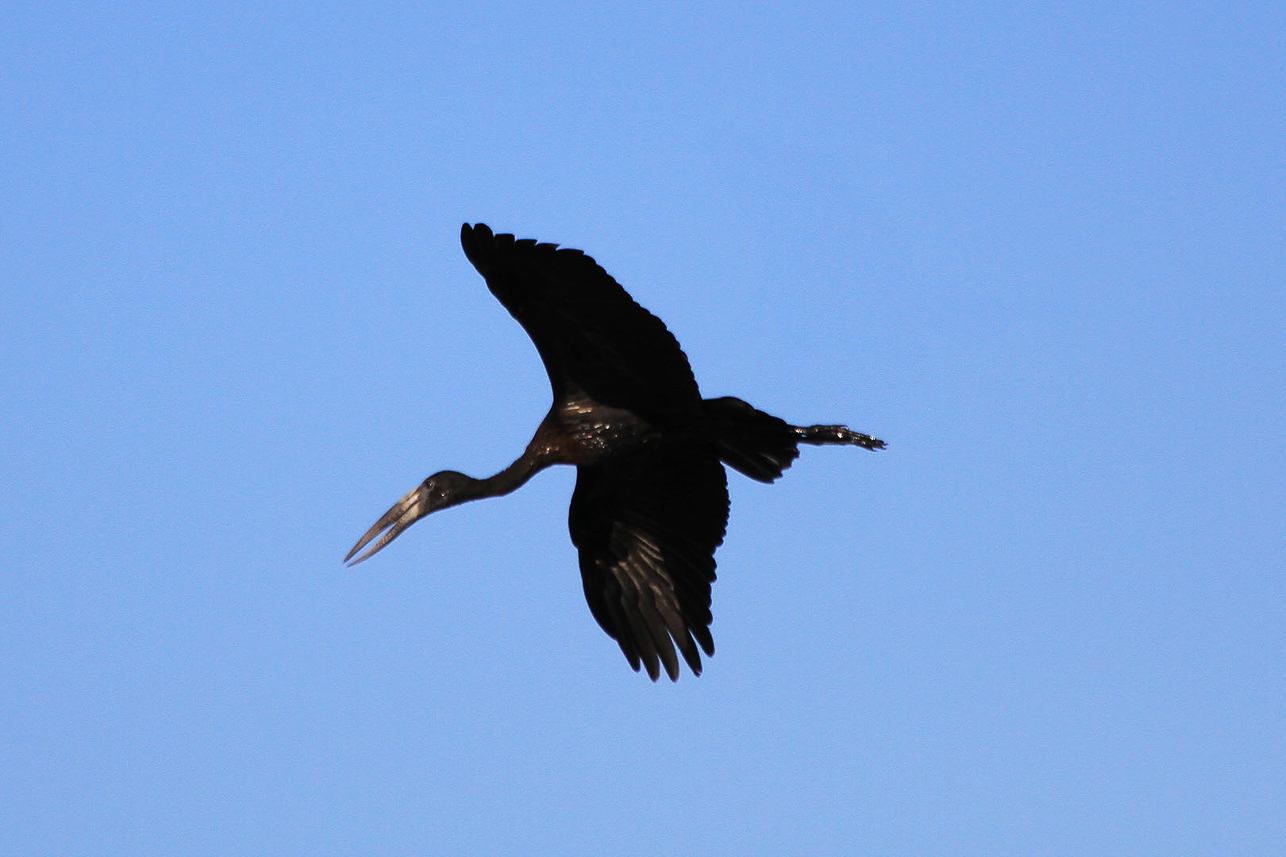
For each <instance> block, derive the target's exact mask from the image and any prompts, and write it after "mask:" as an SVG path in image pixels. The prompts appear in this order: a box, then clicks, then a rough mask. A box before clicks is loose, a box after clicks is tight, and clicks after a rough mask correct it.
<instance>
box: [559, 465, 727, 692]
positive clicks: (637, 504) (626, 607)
mask: <svg viewBox="0 0 1286 857" xmlns="http://www.w3.org/2000/svg"><path fill="white" fill-rule="evenodd" d="M568 523H569V528H570V529H571V535H572V543H573V544H574V545H576V547H577V549H578V550H579V551H580V571H581V580H582V582H583V583H584V585H585V600H586V601H588V602H589V609H590V612H592V613H593V614H594V618H595V619H596V620H597V621H598V624H599V625H600V626H602V628H603V630H604V631H606V632H607V633H608V636H610V637H612V638H613V639H614V640H616V642H617V643H618V644H619V645H620V647H621V651H622V652H624V653H625V657H626V659H628V660H629V662H630V666H632V667H634V669H635V670H638V669H639V666H640V663H641V664H642V665H643V666H645V667H647V673H648V675H649V676H651V678H652V679H653V680H654V681H655V680H656V679H657V677H658V676H659V675H660V665H661V664H664V665H665V671H666V672H667V673H668V674H669V676H670V678H671V679H672V680H677V679H678V677H679V661H678V658H677V657H676V656H675V647H676V646H677V647H678V650H679V652H680V653H681V654H682V655H683V659H684V660H685V661H687V663H688V666H689V667H690V668H691V669H692V672H693V673H695V674H696V675H700V674H701V656H700V654H699V653H698V652H697V643H700V645H701V648H702V649H703V650H704V651H705V653H706V654H707V655H713V654H714V640H713V639H712V638H711V636H710V627H709V626H710V621H711V615H710V584H711V583H713V582H714V579H715V573H714V568H715V563H714V551H715V548H717V547H718V546H719V545H720V543H722V542H723V535H724V531H725V528H726V527H727V523H728V487H727V479H726V477H725V475H724V470H723V465H722V464H720V463H719V459H718V456H717V454H716V453H715V451H714V450H713V449H712V448H708V447H690V446H683V447H662V448H659V449H655V450H649V449H646V448H645V449H643V450H639V451H637V452H633V453H629V454H626V455H621V456H616V457H613V458H609V459H607V460H605V461H603V462H601V463H599V464H594V465H588V466H582V467H579V468H577V474H576V491H575V493H574V494H573V495H572V507H571V515H570V518H569V522H568Z"/></svg>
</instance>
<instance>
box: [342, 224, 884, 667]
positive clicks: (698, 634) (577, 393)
mask: <svg viewBox="0 0 1286 857" xmlns="http://www.w3.org/2000/svg"><path fill="white" fill-rule="evenodd" d="M460 243H461V244H462V245H463V247H464V253H465V256H467V257H468V259H469V261H470V262H472V263H473V266H474V267H475V268H477V270H478V273H480V274H481V275H482V276H483V278H484V279H485V280H486V281H487V288H489V289H490V290H491V293H492V294H493V295H495V296H496V299H497V300H499V301H500V303H502V304H503V305H504V307H505V309H507V310H509V312H510V314H511V315H513V317H514V318H515V319H517V320H518V323H519V324H521V325H522V326H523V329H524V330H526V331H527V335H528V336H530V337H531V340H532V342H533V343H535V345H536V350H537V351H538V352H539V353H540V359H541V360H542V361H543V362H544V364H545V370H546V371H547V372H548V373H549V383H550V386H551V387H552V388H553V394H554V403H553V406H552V407H551V408H550V409H549V413H548V414H547V415H546V416H545V418H544V420H542V421H541V423H540V425H539V426H538V427H537V428H536V433H535V436H534V437H533V438H532V439H531V442H530V443H529V444H527V449H526V451H525V452H523V454H522V456H521V457H519V458H518V460H517V461H515V462H514V463H513V464H511V465H510V466H508V467H506V468H505V469H504V470H502V471H500V472H499V473H497V474H495V475H494V476H490V477H487V478H485V479H474V478H472V477H470V476H465V475H464V474H463V473H457V472H455V471H452V470H444V471H442V472H440V473H435V474H434V475H432V476H430V477H429V478H428V479H425V480H424V482H423V483H422V484H420V485H419V486H417V487H416V488H415V489H414V490H413V491H411V492H410V493H409V494H407V495H406V496H405V497H403V498H402V499H401V500H399V501H397V503H395V504H393V507H392V508H391V509H389V510H388V511H387V512H386V513H385V514H384V516H383V517H381V518H380V519H379V520H378V521H376V522H375V525H374V526H373V527H371V528H370V529H369V530H368V531H367V532H366V534H365V535H364V536H362V537H361V539H359V540H358V542H357V544H356V545H354V546H353V549H352V550H351V551H349V552H348V556H346V557H345V558H344V560H345V562H349V564H350V565H356V564H357V563H359V562H362V561H363V560H366V559H368V558H370V557H371V556H372V555H373V554H375V553H376V552H378V551H380V550H382V549H383V548H384V547H386V546H387V545H388V544H389V542H391V541H393V539H395V538H397V537H398V536H399V535H401V534H402V533H403V532H405V531H406V528H407V527H409V526H411V525H412V524H414V523H415V522H416V521H418V520H420V519H421V518H423V517H424V516H426V515H429V514H431V513H433V512H436V511H438V510H439V509H445V508H447V507H449V506H455V505H458V504H460V503H464V502H466V501H468V500H476V499H478V498H480V497H495V496H499V495H502V494H508V493H509V492H511V491H513V490H514V489H516V488H518V487H519V486H521V485H523V484H524V483H526V482H527V480H528V479H530V478H531V477H532V476H533V475H534V474H535V473H537V472H538V471H540V470H542V469H544V468H546V467H548V466H550V465H552V464H572V465H575V467H576V488H575V491H574V492H573V493H572V501H571V510H570V513H569V515H568V528H569V529H570V531H571V539H572V544H574V545H575V546H576V548H577V551H578V553H579V558H580V572H581V581H582V583H583V584H584V589H585V600H586V601H588V602H589V609H590V612H591V613H593V615H594V619H595V620H597V622H598V624H599V625H600V626H601V627H602V628H603V630H604V631H606V632H607V634H608V636H610V637H611V638H612V639H614V640H616V642H617V644H618V645H619V646H620V647H621V651H622V652H623V653H624V654H625V657H626V659H627V660H628V661H629V663H630V666H631V667H633V668H634V670H635V671H636V672H637V671H638V670H639V668H640V666H642V667H644V668H646V669H647V673H648V676H650V677H651V679H652V680H653V681H656V680H657V678H658V677H659V676H660V670H661V667H662V666H663V667H664V668H665V671H666V673H667V674H668V675H669V677H670V679H671V680H675V681H677V680H678V677H679V661H678V657H677V656H676V652H675V650H676V648H677V650H678V653H679V654H681V655H682V656H683V659H684V660H685V661H686V662H687V664H688V667H689V668H690V669H691V670H692V672H693V673H694V674H695V675H700V674H701V655H700V653H699V652H698V651H697V646H698V645H700V647H701V649H702V650H703V651H704V652H705V653H706V655H713V654H714V640H713V638H712V637H711V636H710V622H711V619H712V617H711V613H710V585H711V584H712V583H713V582H714V579H715V561H714V552H715V548H717V547H718V546H719V545H720V544H722V542H723V537H724V533H725V528H726V526H727V522H728V487H727V480H726V477H725V472H724V465H725V464H726V465H728V466H730V467H732V468H733V469H734V470H737V471H739V472H741V473H743V474H745V475H746V476H749V477H750V478H751V479H755V480H758V481H760V482H772V481H773V480H775V479H776V478H777V477H779V476H781V474H782V471H784V470H785V469H786V468H787V467H789V466H790V464H791V462H792V461H794V460H795V458H796V457H797V456H798V455H799V450H798V445H799V444H800V443H807V444H818V445H820V444H851V445H854V446H860V447H863V448H865V449H870V450H875V449H883V448H884V442H883V441H882V440H879V439H877V438H874V437H871V436H870V435H867V434H862V433H860V432H855V431H853V430H851V429H849V428H848V427H846V426H841V425H814V426H794V425H791V424H789V423H787V422H786V421H784V420H781V419H779V418H777V417H774V416H771V415H769V414H766V413H764V412H763V411H760V410H757V409H755V408H753V407H751V406H750V405H749V404H747V403H746V402H743V401H742V400H741V399H736V398H732V397H722V398H717V399H703V398H702V397H701V393H700V391H699V390H698V388H697V382H696V379H695V378H694V377H693V375H692V369H691V367H690V366H689V365H688V359H687V356H686V355H685V354H684V353H683V350H682V349H681V348H680V347H679V343H678V341H677V340H676V339H675V338H674V336H673V335H672V334H671V333H670V331H669V330H667V329H666V327H665V325H664V324H663V323H662V322H661V320H660V319H658V318H657V317H656V316H654V315H652V314H651V313H650V312H648V311H647V310H645V309H644V308H643V307H641V306H639V305H638V304H637V303H635V302H634V300H633V299H632V298H631V297H630V296H629V295H628V294H627V293H626V292H625V290H624V289H623V288H621V286H620V285H619V284H617V282H616V280H614V279H612V277H611V276H609V275H608V273H607V272H606V271H604V270H603V269H602V268H601V267H599V266H598V264H597V263H596V262H595V261H594V260H593V259H592V258H590V257H589V256H587V255H585V254H584V253H583V252H581V251H580V250H572V249H568V248H559V247H558V245H556V244H538V243H536V241H534V240H531V239H524V240H515V238H514V236H512V235H506V234H501V235H495V234H493V233H492V231H491V229H490V228H489V227H487V226H486V225H485V224H482V223H479V224H477V225H476V226H470V225H469V224H467V223H466V224H464V226H463V228H462V229H461V230H460ZM372 542H374V543H373V544H372ZM368 544H369V545H370V547H369V548H368V549H367V550H366V552H365V553H363V554H361V555H360V556H358V557H357V558H356V559H353V557H354V556H355V555H356V554H357V553H358V552H359V551H361V550H362V548H364V547H366V546H367V545H368ZM350 561H351V562H350Z"/></svg>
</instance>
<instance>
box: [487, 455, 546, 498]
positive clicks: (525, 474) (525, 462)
mask: <svg viewBox="0 0 1286 857" xmlns="http://www.w3.org/2000/svg"><path fill="white" fill-rule="evenodd" d="M544 467H545V463H544V462H542V461H540V460H539V459H538V458H537V457H535V456H533V455H531V454H530V453H526V454H524V455H523V456H522V457H521V458H519V459H518V460H517V461H515V462H514V463H513V464H511V465H509V466H508V467H506V468H505V469H504V470H502V471H500V472H499V473H497V474H496V475H494V476H488V477H487V478H486V479H478V480H475V482H474V492H471V493H473V497H498V496H500V495H502V494H508V493H510V492H512V491H516V490H517V489H519V488H521V487H522V486H523V485H526V484H527V480H529V479H531V477H533V476H535V475H536V473H537V472H538V471H540V470H542V469H543V468H544ZM470 499H472V498H470Z"/></svg>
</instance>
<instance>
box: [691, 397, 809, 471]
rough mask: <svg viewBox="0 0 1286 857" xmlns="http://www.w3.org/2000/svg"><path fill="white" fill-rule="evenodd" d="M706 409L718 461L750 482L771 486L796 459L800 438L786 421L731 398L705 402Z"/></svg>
mask: <svg viewBox="0 0 1286 857" xmlns="http://www.w3.org/2000/svg"><path fill="white" fill-rule="evenodd" d="M705 406H706V414H707V416H708V417H709V419H710V422H711V424H712V426H713V428H714V431H715V438H716V440H715V448H716V449H717V450H718V452H719V459H720V460H721V461H722V462H723V463H724V464H726V465H728V466H729V467H732V468H734V469H736V470H738V471H740V472H741V473H744V474H745V475H747V476H749V477H750V478H751V479H756V480H758V481H760V482H772V481H773V480H774V479H776V478H777V477H778V476H781V474H782V471H784V470H785V469H786V468H787V467H790V464H791V462H792V461H794V460H795V459H796V458H798V457H799V440H800V438H799V435H797V434H795V427H794V426H792V425H791V424H790V423H788V422H786V421H785V420H783V419H778V418H777V417H774V416H773V415H771V414H765V413H764V412H763V411H761V410H758V409H756V408H753V407H751V406H750V405H749V404H747V403H746V402H743V401H741V399H737V398H733V397H732V396H724V397H723V398H721V399H706V401H705Z"/></svg>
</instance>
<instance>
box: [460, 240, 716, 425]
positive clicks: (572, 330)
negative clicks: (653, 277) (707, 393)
mask: <svg viewBox="0 0 1286 857" xmlns="http://www.w3.org/2000/svg"><path fill="white" fill-rule="evenodd" d="M460 243H461V245H462V246H463V247H464V253H465V255H466V256H468V257H469V261H470V262H472V263H473V266H474V267H475V268H477V269H478V273H480V274H482V276H483V277H484V278H485V279H486V281H487V288H489V289H490V290H491V293H492V294H493V295H495V296H496V299H497V300H499V301H500V302H501V303H502V304H504V306H505V309H507V310H509V312H510V314H511V315H513V317H514V318H516V319H517V320H518V323H519V324H521V325H522V326H523V328H524V329H525V330H526V331H527V335H528V336H530V337H531V339H532V342H534V343H535V344H536V350H537V351H539V352H540V358H541V360H543V361H544V363H545V370H546V371H547V372H548V373H549V381H550V384H551V385H552V386H553V388H554V398H555V400H560V399H563V398H566V397H567V396H569V395H574V394H575V393H576V392H577V391H578V390H580V391H584V392H585V393H588V394H589V397H590V398H591V399H593V400H594V401H596V402H600V403H602V404H605V405H612V406H614V407H619V408H625V409H627V410H631V411H634V412H635V413H638V414H640V415H641V416H643V417H645V418H647V417H651V418H652V419H653V420H654V421H657V422H665V421H666V418H667V417H669V416H671V415H678V414H683V413H685V412H688V411H691V410H693V409H695V408H697V407H699V406H700V401H701V394H700V392H699V391H698V389H697V382H696V379H695V378H693V376H692V368H691V367H690V366H689V365H688V358H687V356H686V355H684V353H683V350H682V349H681V348H680V347H679V343H678V340H676V339H675V338H674V335H673V334H671V333H670V331H669V330H667V329H666V327H665V325H664V324H663V323H662V322H661V320H660V319H659V318H657V317H656V316H654V315H652V314H651V313H650V312H648V311H647V310H645V309H643V307H641V306H639V305H638V304H636V303H635V302H634V300H633V298H631V297H630V296H629V295H628V294H627V293H626V292H625V289H623V288H621V287H620V285H619V284H618V283H617V282H616V280H614V279H612V277H611V276H610V275H608V273H607V272H606V271H604V270H603V269H602V268H600V267H599V266H598V264H597V263H596V262H595V261H594V260H593V259H592V258H590V257H589V256H586V255H585V254H584V253H582V252H581V251H580V250H570V249H566V248H564V249H559V247H558V245H556V244H537V243H536V242H535V241H534V240H531V239H524V240H521V241H519V240H515V239H514V237H513V236H512V235H494V234H492V232H491V229H490V228H489V227H488V226H487V225H486V224H483V223H479V224H478V225H476V226H470V225H469V224H467V223H466V224H464V226H463V227H462V228H461V230H460Z"/></svg>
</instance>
